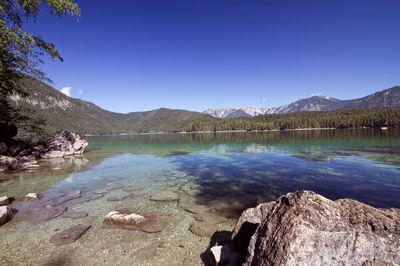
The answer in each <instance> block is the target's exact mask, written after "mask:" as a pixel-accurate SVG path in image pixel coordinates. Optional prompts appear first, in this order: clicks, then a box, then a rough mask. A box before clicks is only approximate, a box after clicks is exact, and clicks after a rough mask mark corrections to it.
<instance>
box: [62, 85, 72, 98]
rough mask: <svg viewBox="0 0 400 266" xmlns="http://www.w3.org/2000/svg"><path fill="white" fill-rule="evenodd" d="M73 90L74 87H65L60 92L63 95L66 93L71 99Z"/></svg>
mask: <svg viewBox="0 0 400 266" xmlns="http://www.w3.org/2000/svg"><path fill="white" fill-rule="evenodd" d="M71 90H72V87H64V88H62V89H61V90H60V91H61V93H64V94H65V95H67V96H68V97H71Z"/></svg>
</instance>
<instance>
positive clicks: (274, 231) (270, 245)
mask: <svg viewBox="0 0 400 266" xmlns="http://www.w3.org/2000/svg"><path fill="white" fill-rule="evenodd" d="M208 257H209V259H210V262H211V263H212V264H213V265H238V264H240V265H399V264H400V209H394V208H389V209H378V208H373V207H371V206H368V205H366V204H363V203H360V202H358V201H355V200H351V199H339V200H336V201H331V200H329V199H326V198H324V197H323V196H321V195H319V194H317V193H314V192H312V191H297V192H294V193H288V194H287V195H284V196H281V197H280V198H279V199H278V200H276V201H273V202H268V203H264V204H260V205H258V206H257V207H255V208H250V209H247V210H246V211H244V212H243V213H242V215H241V216H240V218H239V220H238V222H237V224H236V227H235V229H234V230H233V233H232V236H231V239H230V240H229V241H225V243H224V244H217V245H214V246H212V247H210V249H209V250H208Z"/></svg>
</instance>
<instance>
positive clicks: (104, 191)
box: [92, 189, 108, 194]
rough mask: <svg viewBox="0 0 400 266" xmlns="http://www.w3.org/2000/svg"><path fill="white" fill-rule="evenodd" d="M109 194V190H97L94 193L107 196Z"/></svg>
mask: <svg viewBox="0 0 400 266" xmlns="http://www.w3.org/2000/svg"><path fill="white" fill-rule="evenodd" d="M107 192H108V190H107V189H96V190H93V191H92V193H93V194H106V193H107Z"/></svg>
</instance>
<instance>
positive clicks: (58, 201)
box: [52, 190, 81, 205]
mask: <svg viewBox="0 0 400 266" xmlns="http://www.w3.org/2000/svg"><path fill="white" fill-rule="evenodd" d="M80 197H81V192H80V191H79V190H77V191H73V192H69V193H68V194H66V195H65V196H63V197H61V198H58V199H55V200H53V201H52V203H54V204H55V205H60V204H63V203H65V202H67V201H70V200H73V199H77V198H80Z"/></svg>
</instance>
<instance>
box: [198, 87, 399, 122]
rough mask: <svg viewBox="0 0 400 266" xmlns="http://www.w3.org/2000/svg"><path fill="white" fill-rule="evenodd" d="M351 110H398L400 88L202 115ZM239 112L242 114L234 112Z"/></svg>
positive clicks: (209, 112)
mask: <svg viewBox="0 0 400 266" xmlns="http://www.w3.org/2000/svg"><path fill="white" fill-rule="evenodd" d="M352 108H400V87H399V86H396V87H393V88H390V89H387V90H383V91H380V92H376V93H374V94H371V95H368V96H365V97H363V98H358V99H353V100H339V99H335V98H331V97H328V96H313V97H309V98H305V99H300V100H298V101H296V102H294V103H291V104H287V105H283V106H280V107H273V108H269V109H267V108H259V107H255V106H252V107H247V108H246V107H241V108H228V107H227V108H221V109H209V110H206V111H204V112H203V113H206V114H210V115H212V116H214V117H218V118H233V117H239V116H247V117H249V116H250V117H254V116H257V115H262V114H287V113H293V112H303V111H335V110H342V109H352ZM238 110H241V111H242V112H236V111H238Z"/></svg>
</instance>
